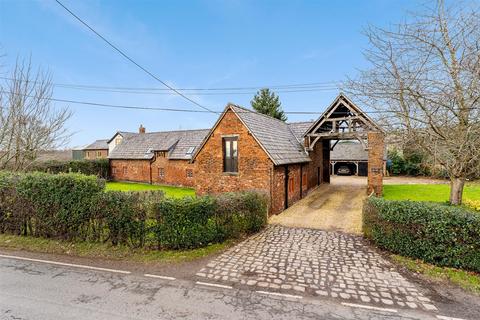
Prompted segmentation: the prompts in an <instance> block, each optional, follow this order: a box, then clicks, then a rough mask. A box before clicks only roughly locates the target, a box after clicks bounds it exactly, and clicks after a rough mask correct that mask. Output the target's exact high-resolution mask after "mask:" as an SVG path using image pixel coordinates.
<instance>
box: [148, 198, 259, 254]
mask: <svg viewBox="0 0 480 320" xmlns="http://www.w3.org/2000/svg"><path fill="white" fill-rule="evenodd" d="M155 211H156V216H155V218H156V221H157V226H156V228H155V233H156V239H157V242H158V246H160V247H168V248H174V249H178V248H194V247H198V246H204V245H206V244H208V243H212V242H221V241H223V240H225V239H228V238H237V237H239V236H241V235H243V234H251V233H254V232H257V231H259V230H260V229H261V228H262V227H264V226H265V225H266V223H267V198H266V196H264V195H262V194H259V193H255V192H241V193H226V194H223V195H220V196H217V197H210V196H205V197H200V198H192V197H185V198H181V199H165V200H163V201H161V202H159V203H158V204H157V205H156V210H155Z"/></svg>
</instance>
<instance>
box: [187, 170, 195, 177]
mask: <svg viewBox="0 0 480 320" xmlns="http://www.w3.org/2000/svg"><path fill="white" fill-rule="evenodd" d="M186 174H187V178H193V170H192V169H187V170H186Z"/></svg>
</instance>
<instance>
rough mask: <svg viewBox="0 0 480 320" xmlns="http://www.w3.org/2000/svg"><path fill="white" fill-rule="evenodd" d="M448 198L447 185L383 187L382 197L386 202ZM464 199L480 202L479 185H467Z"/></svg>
mask: <svg viewBox="0 0 480 320" xmlns="http://www.w3.org/2000/svg"><path fill="white" fill-rule="evenodd" d="M449 196H450V185H449V184H397V185H384V186H383V197H384V198H385V199H387V200H412V201H432V202H445V201H448V198H449ZM463 197H464V199H470V200H480V184H478V183H472V184H467V185H466V186H465V189H464V190H463Z"/></svg>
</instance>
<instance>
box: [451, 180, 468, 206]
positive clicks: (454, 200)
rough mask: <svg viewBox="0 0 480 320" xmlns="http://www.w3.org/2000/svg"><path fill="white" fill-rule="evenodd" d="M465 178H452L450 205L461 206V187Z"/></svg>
mask: <svg viewBox="0 0 480 320" xmlns="http://www.w3.org/2000/svg"><path fill="white" fill-rule="evenodd" d="M464 185H465V178H452V179H451V182H450V204H453V205H460V204H462V195H463V186H464Z"/></svg>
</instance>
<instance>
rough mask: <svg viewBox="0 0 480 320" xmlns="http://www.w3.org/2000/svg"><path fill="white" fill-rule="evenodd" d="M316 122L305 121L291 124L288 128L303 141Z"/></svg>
mask: <svg viewBox="0 0 480 320" xmlns="http://www.w3.org/2000/svg"><path fill="white" fill-rule="evenodd" d="M314 122H315V121H304V122H290V123H289V124H288V126H289V127H290V129H292V131H293V133H294V134H295V136H296V137H297V139H298V140H299V141H303V134H304V133H305V132H307V130H308V128H310V126H311V125H312V124H313V123H314Z"/></svg>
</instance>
